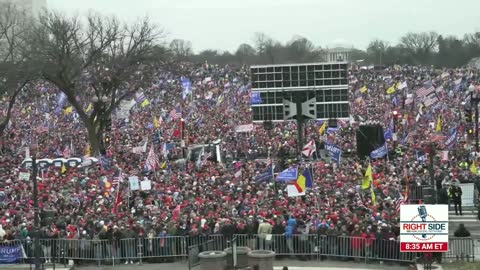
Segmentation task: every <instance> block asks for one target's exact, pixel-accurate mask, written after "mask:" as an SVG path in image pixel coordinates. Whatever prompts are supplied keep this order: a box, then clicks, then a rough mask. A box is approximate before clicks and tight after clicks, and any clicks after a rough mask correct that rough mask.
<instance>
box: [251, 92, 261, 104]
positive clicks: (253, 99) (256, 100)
mask: <svg viewBox="0 0 480 270" xmlns="http://www.w3.org/2000/svg"><path fill="white" fill-rule="evenodd" d="M250 103H251V104H262V103H263V101H262V97H261V96H260V93H259V92H252V97H251V100H250Z"/></svg>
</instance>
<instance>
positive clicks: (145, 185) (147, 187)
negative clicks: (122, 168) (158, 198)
mask: <svg viewBox="0 0 480 270" xmlns="http://www.w3.org/2000/svg"><path fill="white" fill-rule="evenodd" d="M140 187H141V188H142V190H143V191H146V190H151V189H152V181H150V180H148V179H147V180H143V181H142V182H140Z"/></svg>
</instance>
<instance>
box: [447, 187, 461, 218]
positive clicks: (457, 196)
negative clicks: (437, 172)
mask: <svg viewBox="0 0 480 270" xmlns="http://www.w3.org/2000/svg"><path fill="white" fill-rule="evenodd" d="M450 194H451V196H452V201H453V204H454V206H455V215H457V216H458V214H459V213H460V215H461V216H462V215H463V214H462V188H461V187H460V186H459V185H452V186H451V187H450Z"/></svg>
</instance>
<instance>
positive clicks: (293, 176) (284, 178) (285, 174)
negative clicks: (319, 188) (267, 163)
mask: <svg viewBox="0 0 480 270" xmlns="http://www.w3.org/2000/svg"><path fill="white" fill-rule="evenodd" d="M297 178H298V169H297V167H292V168H288V169H286V170H283V171H282V172H281V173H279V174H278V175H277V181H281V182H290V181H295V180H297Z"/></svg>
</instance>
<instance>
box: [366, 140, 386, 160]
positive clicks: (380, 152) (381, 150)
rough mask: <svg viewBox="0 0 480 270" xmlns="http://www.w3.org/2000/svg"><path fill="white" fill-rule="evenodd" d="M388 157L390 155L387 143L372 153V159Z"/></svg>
mask: <svg viewBox="0 0 480 270" xmlns="http://www.w3.org/2000/svg"><path fill="white" fill-rule="evenodd" d="M386 155H388V149H387V144H386V143H385V144H383V145H382V146H380V147H379V148H377V149H375V150H373V151H372V152H371V153H370V157H371V158H383V157H385V156H386Z"/></svg>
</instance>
